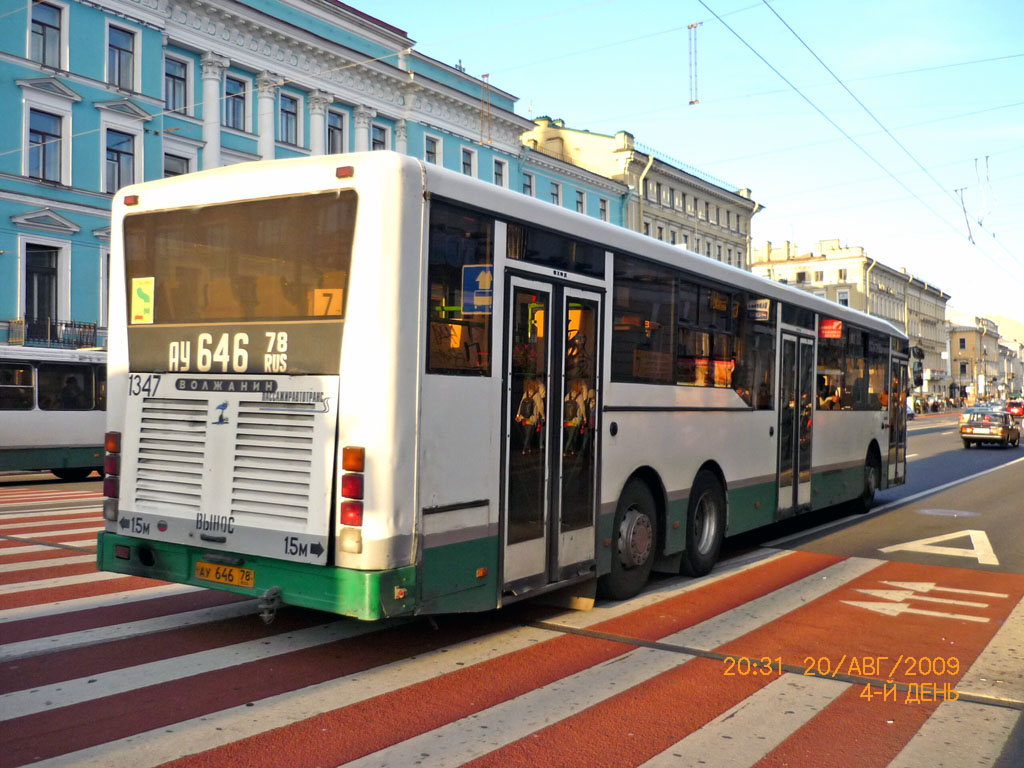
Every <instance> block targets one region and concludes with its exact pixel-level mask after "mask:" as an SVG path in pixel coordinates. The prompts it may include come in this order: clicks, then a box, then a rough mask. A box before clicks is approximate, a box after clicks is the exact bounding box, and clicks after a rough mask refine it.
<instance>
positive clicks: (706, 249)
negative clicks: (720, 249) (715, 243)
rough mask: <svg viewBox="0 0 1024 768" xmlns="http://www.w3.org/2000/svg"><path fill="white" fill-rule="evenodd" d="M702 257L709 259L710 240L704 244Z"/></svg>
mask: <svg viewBox="0 0 1024 768" xmlns="http://www.w3.org/2000/svg"><path fill="white" fill-rule="evenodd" d="M704 255H705V256H707V257H708V258H709V259H710V258H711V241H710V240H709V241H707V242H706V243H704Z"/></svg>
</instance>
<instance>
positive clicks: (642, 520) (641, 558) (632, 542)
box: [619, 509, 654, 568]
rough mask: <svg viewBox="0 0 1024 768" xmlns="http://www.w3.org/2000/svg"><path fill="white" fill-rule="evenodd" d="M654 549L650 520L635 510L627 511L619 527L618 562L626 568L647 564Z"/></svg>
mask: <svg viewBox="0 0 1024 768" xmlns="http://www.w3.org/2000/svg"><path fill="white" fill-rule="evenodd" d="M653 548H654V527H653V526H652V525H651V518H650V517H648V516H647V515H645V514H644V513H643V512H640V511H639V510H637V509H629V510H628V511H627V512H626V514H625V515H623V517H622V523H621V525H619V560H620V561H621V562H622V565H623V566H625V567H626V568H635V567H636V566H638V565H642V564H643V563H646V562H647V558H649V557H650V556H651V550H652V549H653Z"/></svg>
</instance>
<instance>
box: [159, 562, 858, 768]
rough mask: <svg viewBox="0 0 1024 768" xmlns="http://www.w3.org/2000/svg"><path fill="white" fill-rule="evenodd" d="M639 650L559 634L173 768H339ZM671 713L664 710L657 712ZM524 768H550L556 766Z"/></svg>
mask: <svg viewBox="0 0 1024 768" xmlns="http://www.w3.org/2000/svg"><path fill="white" fill-rule="evenodd" d="M842 559H843V558H841V557H836V556H833V555H821V554H816V553H809V552H794V553H792V554H789V555H787V556H785V557H783V558H779V559H778V560H775V561H772V562H770V563H765V564H762V565H759V566H755V567H754V568H752V569H749V570H747V571H745V572H743V573H738V574H734V575H732V576H729V577H726V578H724V579H721V580H719V581H717V582H714V583H712V584H709V585H708V586H706V587H703V588H701V589H697V590H694V591H692V592H687V593H684V594H681V595H678V596H676V597H673V598H668V599H666V600H663V601H661V602H658V603H656V604H654V605H651V606H648V607H646V608H641V609H638V610H636V611H633V612H631V613H629V614H626V615H624V616H621V617H618V618H615V619H610V620H608V621H605V622H601V623H599V624H597V625H595V626H594V627H592V629H593V630H594V631H599V632H609V633H629V634H631V636H632V637H637V638H643V639H645V640H657V639H659V638H662V637H665V636H666V635H669V634H672V633H674V632H678V631H681V630H683V629H686V628H687V627H690V626H694V625H695V624H699V623H700V622H702V621H705V620H706V619H709V618H711V617H713V616H716V615H718V614H720V613H723V612H725V611H728V610H730V609H732V608H735V607H737V606H739V605H742V604H744V603H746V602H749V601H750V600H753V599H755V598H757V597H761V596H763V595H766V594H768V593H770V592H772V591H774V590H776V589H779V588H781V587H784V586H786V585H787V584H791V583H793V582H795V581H799V580H800V579H802V578H804V577H806V576H808V575H810V574H813V573H816V572H818V571H820V570H822V569H823V568H826V567H828V566H830V565H832V564H834V563H836V562H839V561H840V560H842ZM634 648H635V646H632V645H625V644H622V643H618V642H613V641H606V640H598V639H593V638H588V637H582V636H579V635H559V636H556V637H554V638H552V639H551V640H547V641H544V642H542V643H538V644H537V645H534V646H530V647H528V648H525V649H522V650H519V651H514V652H512V653H510V654H507V655H503V656H499V657H497V658H494V659H491V660H488V661H485V662H482V663H480V664H475V665H473V666H471V667H467V668H465V669H461V670H458V671H455V672H449V673H446V674H443V675H440V676H438V677H436V678H432V679H430V680H425V681H423V682H420V683H416V684H414V685H411V686H408V687H406V688H402V689H399V690H396V691H392V692H390V693H385V694H382V695H380V696H376V697H374V698H372V699H367V700H364V701H361V702H357V703H355V704H352V705H350V706H346V707H341V708H339V709H335V710H332V711H329V712H325V713H323V714H321V715H317V716H315V717H311V718H308V719H306V720H303V721H301V722H298V723H294V724H292V725H288V726H285V727H282V728H278V729H275V730H272V731H267V732H264V733H261V734H258V735H255V736H252V737H249V738H246V739H242V740H240V741H237V742H234V743H232V744H227V745H225V746H223V747H219V748H215V749H211V750H207V751H205V752H200V753H198V754H195V755H192V756H190V757H186V758H183V759H181V760H176V761H172V762H170V763H167V764H166V766H175V767H176V768H183V767H185V766H196V767H198V768H208V766H227V765H246V766H278V765H280V766H288V768H306V767H307V766H308V767H309V768H312V767H313V766H322V765H340V764H342V763H345V762H348V761H350V760H354V759H356V758H358V757H362V756H363V755H367V754H371V753H373V752H376V751H378V750H380V749H384V748H386V747H388V746H391V745H393V744H397V743H399V742H401V741H404V740H406V739H410V738H413V737H415V736H418V735H420V734H422V733H426V732H428V731H431V730H433V729H435V728H438V727H440V726H442V725H445V724H447V723H450V722H453V721H455V720H458V719H460V718H463V717H467V716H469V715H472V714H474V713H476V712H480V711H483V710H485V709H488V708H489V707H492V706H495V705H497V704H501V703H502V702H505V701H509V700H510V699H513V698H516V697H517V696H521V695H523V694H525V693H528V692H530V691H532V690H534V689H536V688H540V687H542V686H545V685H548V684H550V683H552V682H555V681H557V680H561V679H563V678H566V677H569V676H570V675H573V674H576V673H577V672H580V671H583V670H585V669H588V668H590V667H593V666H595V665H597V664H600V663H601V662H604V661H607V660H609V659H612V658H615V657H617V656H621V655H623V654H625V653H628V652H629V651H631V650H633V649H634ZM701 666H702V665H697V666H696V667H695V669H697V670H698V671H699V670H700V669H701ZM720 666H721V665H720V664H717V663H716V664H715V665H713V667H712V668H711V669H710V671H709V670H708V669H704V671H703V675H704V677H703V678H702V679H701V680H700V681H699V682H697V683H696V684H695V687H694V693H695V695H707V696H715V695H716V694H715V690H714V689H715V688H717V686H716V685H708V681H710V680H714V681H715V682H717V681H718V680H719V679H720V677H721V675H720V671H719V670H720ZM670 674H671V673H670ZM762 680H764V679H763V678H762ZM762 680H755V679H754V678H750V679H748V680H746V681H744V684H745V686H746V687H747V688H748V689H749V690H748V692H747V693H743V694H739V693H738V694H736V695H738V696H739V699H742V698H744V697H745V696H746V695H749V693H750V692H752V691H753V690H755V689H756V688H757V687H760V685H761V684H763V683H762ZM765 682H767V681H765ZM678 701H679V700H678V699H675V700H674V706H676V708H677V709H680V710H682V709H686V708H685V707H678ZM716 702H717V700H716ZM717 703H720V702H717ZM663 705H664V702H662V703H661V704H660V705H659V706H663ZM729 706H731V704H730V705H729ZM396 713H401V716H400V717H398V716H396ZM663 715H664V712H663V711H662V710H660V709H659V710H658V715H657V717H656V718H654V719H653V720H652V722H657V721H658V719H659V718H661V717H662V716H663ZM611 725H612V724H610V723H604V724H603V725H602V727H601V728H598V729H597V730H596V731H594V732H591V733H590V734H588V735H587V736H586V739H585V741H586V742H587V744H588V745H589V746H590V747H591V748H593V747H594V746H595V745H597V746H598V749H599V751H601V752H602V753H604V752H605V751H606V750H605V747H607V740H606V739H605V738H604V734H603V731H604V730H605V729H606V728H607V727H610V726H611ZM595 733H601V734H602V735H601V738H600V739H595V737H594V734H595ZM578 747H579V744H577V747H576V748H578ZM522 764H523V763H520V765H522ZM526 764H534V765H552V764H555V762H544V761H541V762H534V763H526ZM586 764H587V765H595V763H586ZM600 764H607V765H618V764H615V763H600Z"/></svg>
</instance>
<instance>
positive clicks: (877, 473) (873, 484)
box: [857, 452, 882, 514]
mask: <svg viewBox="0 0 1024 768" xmlns="http://www.w3.org/2000/svg"><path fill="white" fill-rule="evenodd" d="M881 478H882V462H881V461H879V459H878V456H876V455H875V453H874V452H868V457H867V459H866V460H865V461H864V489H863V490H862V491H861V493H860V498H859V499H858V500H857V511H858V512H860V513H861V514H865V513H867V512H870V511H871V508H872V507H873V506H875V493H876V492H877V491H878V485H879V483H880V482H881Z"/></svg>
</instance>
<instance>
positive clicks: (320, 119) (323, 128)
mask: <svg viewBox="0 0 1024 768" xmlns="http://www.w3.org/2000/svg"><path fill="white" fill-rule="evenodd" d="M332 101H333V99H332V98H331V96H330V94H327V93H324V92H323V91H313V92H312V93H310V94H309V149H310V152H312V154H314V155H322V154H324V146H325V142H324V138H325V136H326V134H327V107H329V106H330V104H331V102H332Z"/></svg>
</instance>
